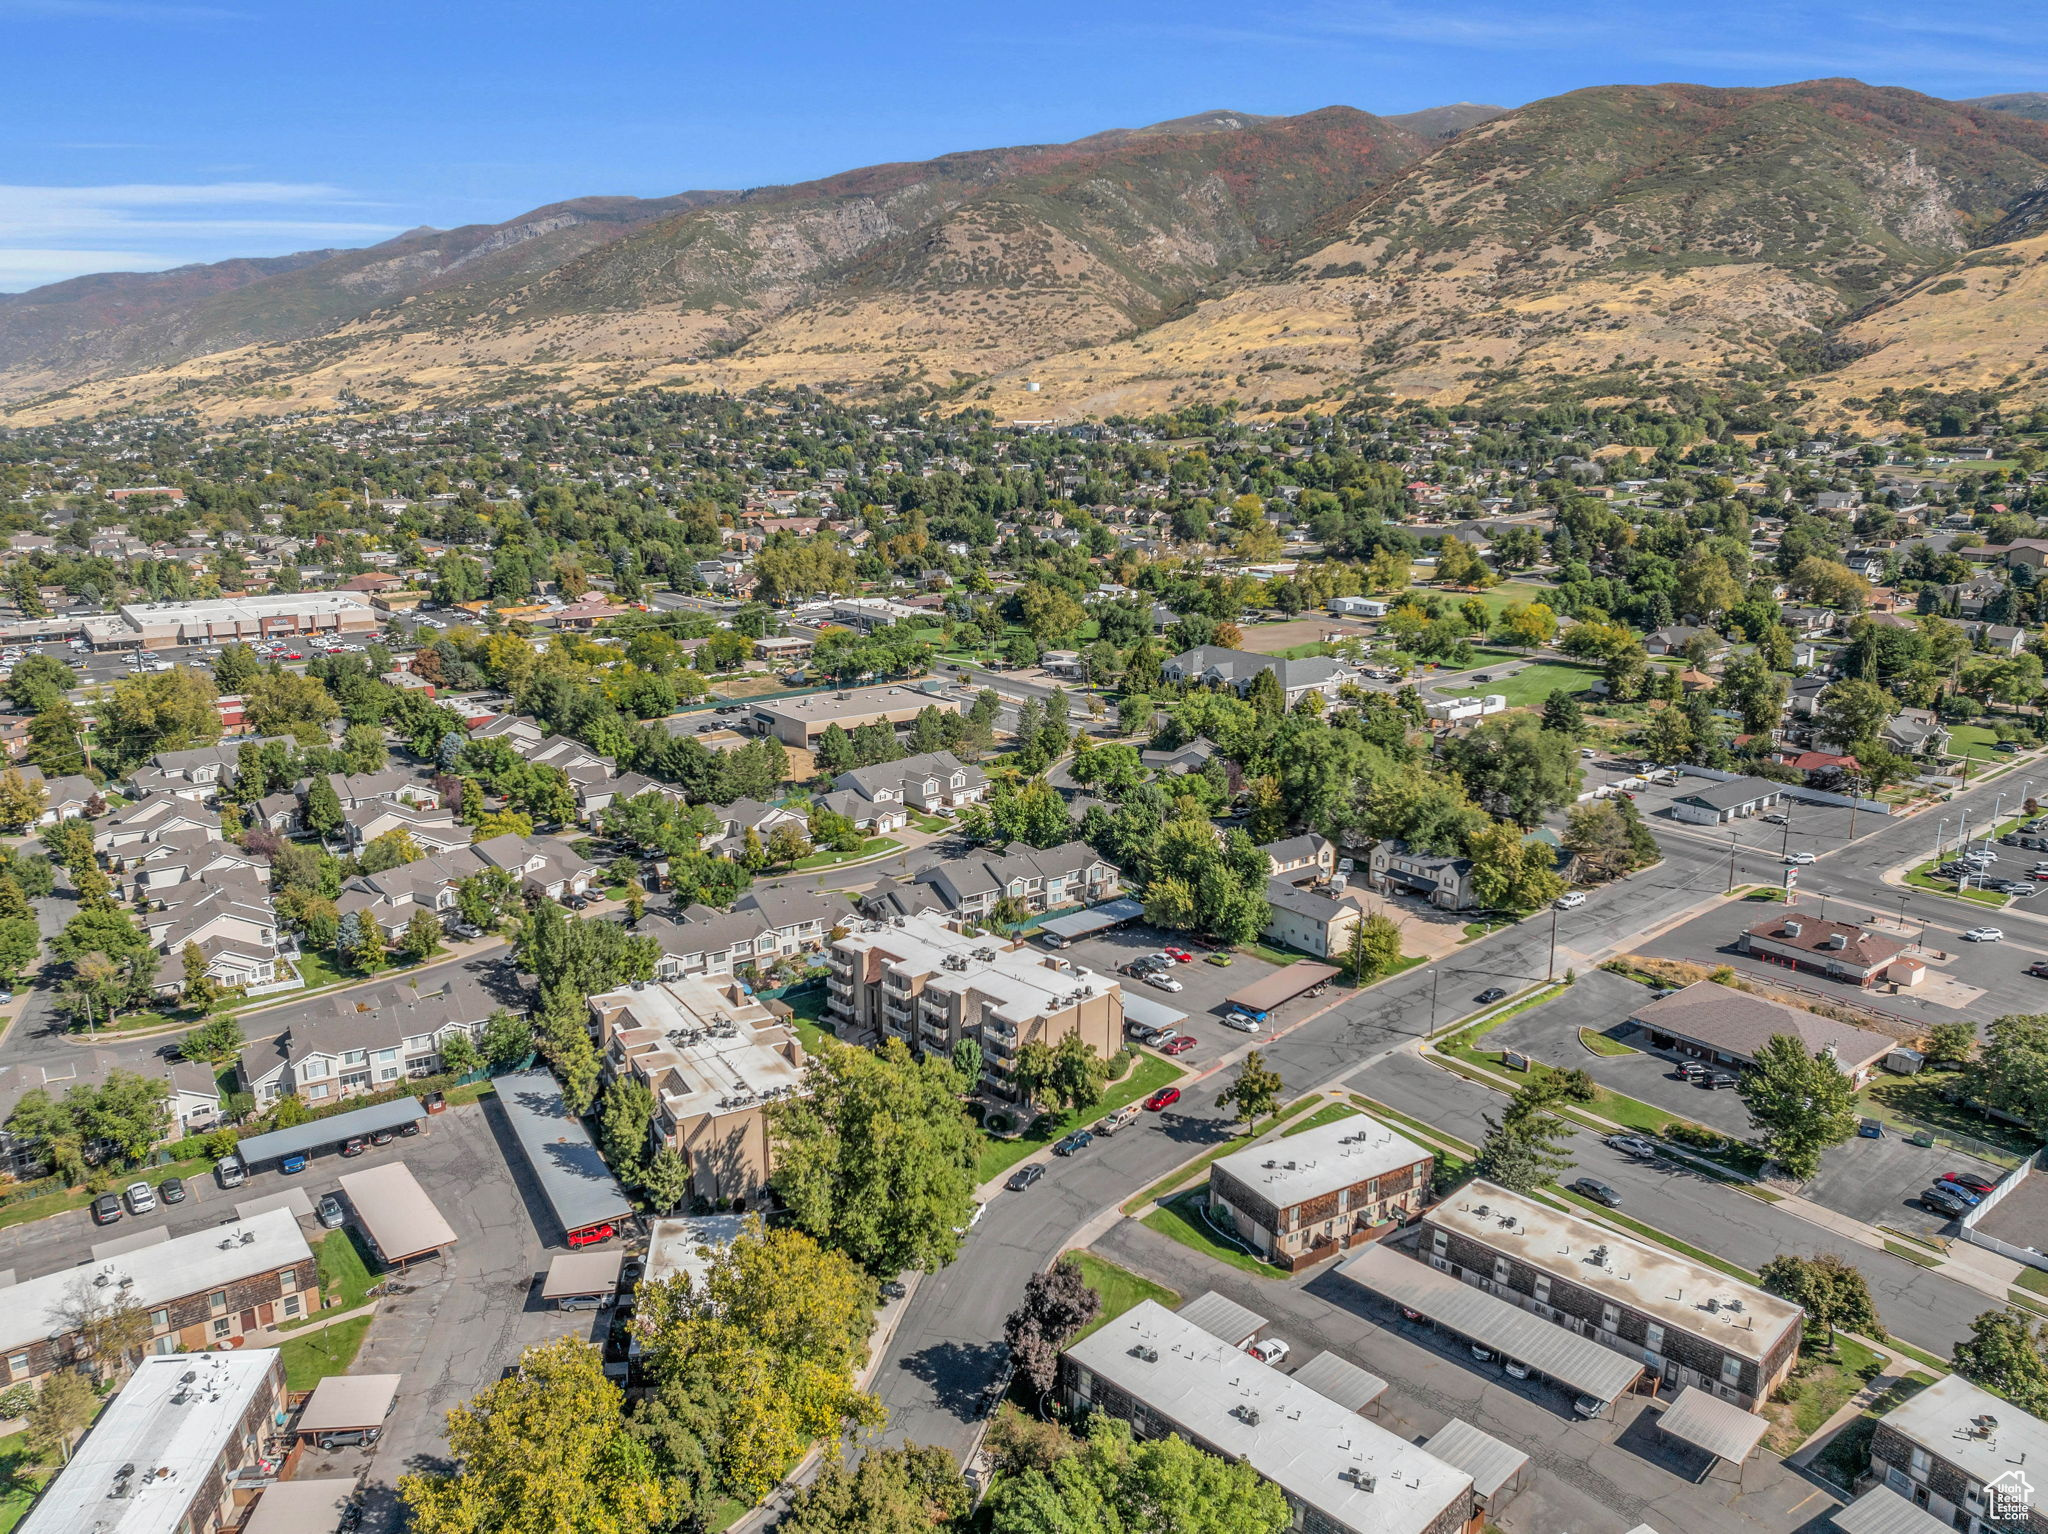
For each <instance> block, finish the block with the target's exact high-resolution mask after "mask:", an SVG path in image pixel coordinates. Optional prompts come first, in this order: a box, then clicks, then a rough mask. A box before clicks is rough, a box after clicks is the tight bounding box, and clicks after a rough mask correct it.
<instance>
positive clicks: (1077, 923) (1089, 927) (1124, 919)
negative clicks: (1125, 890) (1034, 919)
mask: <svg viewBox="0 0 2048 1534" xmlns="http://www.w3.org/2000/svg"><path fill="white" fill-rule="evenodd" d="M1144 914H1145V903H1144V902H1143V901H1142V900H1133V899H1131V898H1130V897H1129V896H1122V897H1119V898H1118V899H1115V900H1105V901H1104V902H1103V903H1102V904H1101V905H1099V906H1096V907H1094V908H1093V909H1092V910H1087V911H1076V912H1074V913H1073V914H1072V915H1070V916H1055V917H1053V918H1052V920H1050V921H1043V922H1040V923H1039V924H1038V930H1039V933H1040V935H1041V936H1048V937H1055V938H1058V939H1059V942H1058V943H1056V944H1053V945H1051V946H1053V947H1065V946H1066V945H1067V944H1068V943H1077V942H1079V941H1080V940H1081V939H1082V938H1084V937H1094V936H1096V935H1097V934H1098V933H1103V932H1108V931H1110V930H1111V929H1112V928H1115V927H1122V926H1126V925H1128V924H1129V923H1131V922H1134V921H1136V920H1137V919H1138V918H1139V917H1141V916H1143V915H1144Z"/></svg>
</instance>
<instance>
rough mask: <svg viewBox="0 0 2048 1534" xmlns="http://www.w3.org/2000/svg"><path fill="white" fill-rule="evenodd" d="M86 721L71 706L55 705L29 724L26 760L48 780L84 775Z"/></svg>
mask: <svg viewBox="0 0 2048 1534" xmlns="http://www.w3.org/2000/svg"><path fill="white" fill-rule="evenodd" d="M84 732H85V719H84V718H83V716H81V715H80V714H79V712H78V710H77V709H75V708H73V707H72V706H71V705H70V704H68V703H56V704H53V705H51V706H50V707H49V708H46V709H44V710H43V711H42V712H41V713H39V714H37V715H36V716H35V718H33V719H31V720H30V721H29V722H28V750H27V752H26V753H25V756H26V758H27V760H28V761H29V762H30V763H31V764H32V765H34V766H37V767H40V768H42V769H43V773H44V775H45V776H47V777H52V778H62V777H68V776H70V775H72V774H74V773H81V772H84V771H85V746H84V743H83V742H84Z"/></svg>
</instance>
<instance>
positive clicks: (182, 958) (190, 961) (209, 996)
mask: <svg viewBox="0 0 2048 1534" xmlns="http://www.w3.org/2000/svg"><path fill="white" fill-rule="evenodd" d="M178 957H179V962H180V963H181V964H182V966H183V968H184V973H185V988H184V1002H185V1005H186V1006H188V1007H190V1008H191V1009H192V1010H193V1011H195V1012H197V1013H198V1014H199V1015H200V1016H201V1017H204V1016H205V1015H206V1014H207V1013H209V1012H211V1011H212V1010H213V1009H214V1008H215V1007H217V1006H219V1005H220V1000H221V997H222V996H223V995H224V994H225V993H226V990H227V988H226V987H225V986H223V985H222V984H221V983H220V982H219V981H218V980H216V979H214V977H213V976H212V975H211V974H209V973H208V972H207V968H206V955H205V953H203V952H202V951H201V950H200V948H199V945H198V944H197V943H187V944H186V945H185V946H184V948H182V949H181V950H179V956H178ZM238 1042H239V1041H238ZM188 1058H191V1057H189V1056H188Z"/></svg>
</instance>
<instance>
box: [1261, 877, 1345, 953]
mask: <svg viewBox="0 0 2048 1534" xmlns="http://www.w3.org/2000/svg"><path fill="white" fill-rule="evenodd" d="M1364 919H1365V911H1364V909H1363V908H1362V906H1361V905H1360V903H1359V901H1358V899H1357V898H1356V897H1355V896H1352V895H1349V894H1343V895H1336V894H1329V893H1326V892H1324V891H1322V890H1316V889H1312V888H1310V887H1309V885H1308V884H1307V883H1306V882H1303V883H1300V884H1295V883H1291V882H1289V881H1288V880H1286V879H1279V878H1274V879H1268V880H1267V881H1266V925H1265V926H1264V928H1262V929H1261V935H1262V936H1264V937H1266V938H1268V939H1269V940H1271V941H1273V942H1275V943H1285V944H1286V945H1287V946H1288V947H1289V948H1298V949H1300V950H1301V951H1302V952H1303V953H1312V954H1314V955H1315V956H1316V957H1317V958H1319V959H1327V958H1333V957H1339V956H1341V955H1342V954H1343V953H1344V952H1345V951H1346V950H1347V949H1348V948H1349V947H1350V946H1351V934H1352V933H1353V932H1355V931H1357V930H1358V924H1359V922H1361V921H1363V920H1364Z"/></svg>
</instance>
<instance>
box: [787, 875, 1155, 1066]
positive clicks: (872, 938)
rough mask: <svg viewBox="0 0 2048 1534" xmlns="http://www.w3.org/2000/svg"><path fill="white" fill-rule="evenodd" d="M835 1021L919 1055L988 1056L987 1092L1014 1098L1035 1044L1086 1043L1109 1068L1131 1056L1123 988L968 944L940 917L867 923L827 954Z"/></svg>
mask: <svg viewBox="0 0 2048 1534" xmlns="http://www.w3.org/2000/svg"><path fill="white" fill-rule="evenodd" d="M825 962H826V966H827V968H828V969H829V970H830V975H829V976H828V978H827V981H826V986H827V990H828V993H829V995H830V998H831V1008H832V1012H833V1014H834V1016H836V1017H838V1018H840V1019H842V1020H843V1021H844V1022H845V1023H846V1025H847V1026H848V1027H849V1028H851V1029H852V1030H854V1031H855V1032H865V1033H869V1034H872V1035H874V1036H875V1037H878V1038H898V1039H902V1040H903V1041H904V1042H905V1043H907V1044H909V1045H910V1047H911V1048H912V1049H914V1050H916V1051H917V1052H919V1053H920V1054H923V1053H927V1052H935V1053H938V1054H942V1055H951V1054H952V1052H953V1049H954V1046H956V1045H957V1044H959V1043H960V1041H961V1040H962V1039H969V1038H971V1039H975V1040H977V1041H978V1042H979V1043H980V1045H981V1051H982V1084H983V1086H984V1087H986V1088H987V1089H989V1090H991V1091H993V1092H996V1093H998V1094H999V1095H1001V1096H1004V1097H1010V1098H1014V1097H1015V1096H1016V1089H1015V1088H1014V1087H1013V1086H1012V1085H1011V1083H1010V1079H1009V1078H1010V1067H1011V1064H1012V1062H1014V1061H1015V1059H1016V1058H1017V1051H1018V1050H1020V1049H1022V1048H1023V1047H1024V1046H1025V1045H1026V1044H1029V1043H1032V1042H1034V1041H1036V1042H1040V1043H1045V1044H1050V1045H1057V1044H1058V1043H1059V1042H1060V1041H1061V1040H1063V1039H1065V1038H1066V1037H1068V1036H1069V1035H1078V1036H1079V1037H1080V1038H1081V1039H1082V1040H1083V1041H1084V1042H1085V1043H1087V1044H1088V1045H1089V1046H1090V1047H1092V1048H1093V1049H1094V1050H1095V1052H1096V1053H1097V1054H1099V1055H1101V1056H1102V1057H1103V1058H1105V1059H1107V1058H1108V1057H1109V1056H1110V1055H1112V1054H1114V1053H1116V1051H1117V1050H1119V1049H1121V1048H1122V1047H1123V1027H1124V1003H1123V988H1122V987H1121V986H1120V985H1119V984H1118V983H1117V981H1116V980H1115V979H1114V978H1113V977H1111V976H1107V975H1098V974H1096V973H1095V972H1094V971H1093V970H1089V969H1083V968H1082V967H1080V966H1079V965H1077V964H1074V963H1072V962H1071V961H1069V960H1067V959H1063V958H1060V957H1059V956H1058V955H1056V954H1048V953H1040V952H1038V951H1036V950H1034V949H1026V948H1012V947H1009V946H1007V945H1005V944H1003V943H1002V942H1000V941H999V940H997V939H993V938H985V937H969V936H967V934H966V933H965V932H963V931H962V930H961V929H960V927H959V926H958V925H956V924H954V923H953V922H950V921H947V920H946V919H944V918H942V917H940V916H938V915H937V914H935V913H932V912H918V913H916V914H914V915H910V916H902V917H897V918H895V919H894V920H892V921H888V922H879V921H867V922H863V923H861V924H860V926H859V927H858V929H856V930H854V931H852V932H849V933H847V934H846V936H844V937H842V938H839V939H837V940H836V941H834V942H833V943H832V945H831V946H830V948H829V949H828V950H827V952H826V958H825Z"/></svg>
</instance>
